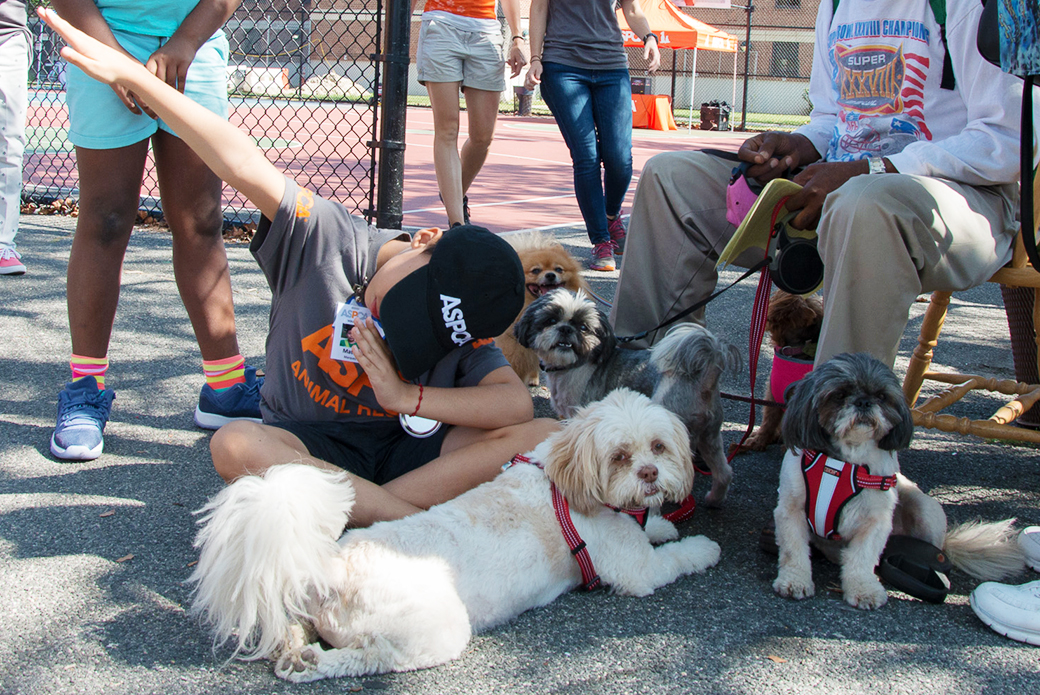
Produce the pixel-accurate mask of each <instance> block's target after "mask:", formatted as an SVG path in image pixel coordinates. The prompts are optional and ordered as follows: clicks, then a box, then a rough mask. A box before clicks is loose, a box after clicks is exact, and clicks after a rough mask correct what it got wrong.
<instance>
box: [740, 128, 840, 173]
mask: <svg viewBox="0 0 1040 695" xmlns="http://www.w3.org/2000/svg"><path fill="white" fill-rule="evenodd" d="M737 156H738V157H740V160H741V161H743V162H750V163H751V166H750V167H748V171H747V176H748V178H752V179H755V180H757V181H759V182H760V183H763V184H765V183H768V182H769V181H772V180H773V179H775V178H777V177H779V176H782V175H783V174H784V173H785V172H787V171H791V170H794V169H797V168H799V167H803V166H806V165H808V164H812V163H813V162H816V161H819V159H820V153H819V152H817V151H816V148H815V147H814V146H813V144H812V142H811V141H810V140H809V138H807V137H805V136H804V135H798V134H795V133H781V132H776V131H769V132H766V133H759V134H758V135H756V136H755V137H753V138H751V139H749V140H746V141H744V144H743V145H741V146H740V150H738V151H737Z"/></svg>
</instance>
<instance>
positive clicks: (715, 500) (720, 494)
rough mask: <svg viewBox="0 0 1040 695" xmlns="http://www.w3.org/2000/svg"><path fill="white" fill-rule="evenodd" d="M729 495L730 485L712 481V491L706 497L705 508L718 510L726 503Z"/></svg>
mask: <svg viewBox="0 0 1040 695" xmlns="http://www.w3.org/2000/svg"><path fill="white" fill-rule="evenodd" d="M728 493H729V485H728V484H726V483H719V482H717V481H715V480H713V481H712V484H711V490H710V491H709V492H708V494H707V495H705V496H704V506H705V507H709V508H711V509H717V508H718V507H721V506H722V503H723V502H725V501H726V495H727V494H728Z"/></svg>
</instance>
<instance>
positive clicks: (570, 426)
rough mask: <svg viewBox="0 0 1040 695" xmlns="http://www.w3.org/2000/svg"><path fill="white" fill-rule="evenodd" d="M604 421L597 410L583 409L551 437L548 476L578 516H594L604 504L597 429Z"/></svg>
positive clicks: (547, 467)
mask: <svg viewBox="0 0 1040 695" xmlns="http://www.w3.org/2000/svg"><path fill="white" fill-rule="evenodd" d="M601 419H602V418H600V416H599V415H598V414H596V413H595V408H582V409H581V410H579V411H578V413H577V415H575V417H574V418H573V419H571V420H567V421H565V422H564V424H563V429H562V430H560V431H559V432H556V433H554V434H553V435H552V436H551V437H550V443H551V447H550V450H549V456H548V457H547V460H546V461H544V463H545V475H546V476H547V477H548V478H549V480H551V481H552V482H553V483H555V484H556V487H557V488H559V490H560V492H561V493H563V496H564V497H566V498H567V503H568V504H569V505H570V506H571V508H572V509H574V510H575V511H576V512H578V513H579V514H585V515H586V516H591V515H593V514H595V513H596V511H597V509H598V508H599V507H600V506H602V504H603V489H602V483H601V481H600V477H599V468H600V462H599V460H598V458H599V449H598V447H597V446H596V426H597V425H598V424H599V423H600V421H601Z"/></svg>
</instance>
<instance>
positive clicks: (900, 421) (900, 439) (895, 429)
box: [878, 390, 914, 451]
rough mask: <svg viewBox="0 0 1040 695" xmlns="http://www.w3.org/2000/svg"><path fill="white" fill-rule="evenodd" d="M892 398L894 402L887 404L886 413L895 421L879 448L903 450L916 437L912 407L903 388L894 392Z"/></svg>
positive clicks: (879, 443)
mask: <svg viewBox="0 0 1040 695" xmlns="http://www.w3.org/2000/svg"><path fill="white" fill-rule="evenodd" d="M891 400H894V403H890V404H889V403H886V404H885V414H886V416H888V417H889V418H891V419H892V420H894V422H893V424H892V429H890V430H889V431H888V434H886V435H885V436H884V437H882V438H881V441H880V442H878V448H879V449H884V450H885V451H902V450H903V449H906V448H907V447H909V446H910V442H911V440H913V438H914V418H913V416H912V415H911V414H910V407H909V406H908V405H907V404H906V399H905V397H904V396H903V392H902V390H900V391H899V392H898V393H897V394H892V396H891ZM893 411H894V412H893Z"/></svg>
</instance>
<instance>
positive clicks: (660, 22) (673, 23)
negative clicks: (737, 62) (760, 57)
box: [617, 0, 737, 53]
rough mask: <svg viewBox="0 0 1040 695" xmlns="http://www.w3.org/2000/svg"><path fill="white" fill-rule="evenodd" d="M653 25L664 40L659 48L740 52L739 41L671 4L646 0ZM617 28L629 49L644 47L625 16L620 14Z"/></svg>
mask: <svg viewBox="0 0 1040 695" xmlns="http://www.w3.org/2000/svg"><path fill="white" fill-rule="evenodd" d="M641 4H642V7H643V14H645V15H646V19H647V21H648V22H650V31H652V32H654V33H655V34H657V36H658V38H659V39H660V40H661V43H660V48H692V49H694V50H697V49H702V50H706V51H725V52H726V53H736V52H737V37H735V36H732V35H730V34H727V33H726V32H724V31H722V30H721V29H716V28H715V27H713V26H711V25H710V24H705V23H704V22H702V21H700V20H699V19H694V18H693V17H690V16H688V15H685V14H683V13H682V12H680V11H679V8H677V7H676V6H675V5H673V4H672V2H671V0H647V2H645V3H641ZM617 16H618V26H620V27H621V36H622V37H623V38H624V39H625V45H626V46H642V45H643V42H642V41H640V40H639V37H638V36H636V35H635V32H633V31H632V30H631V29H630V28H629V27H628V22H626V21H625V15H624V13H623V12H622V11H621V10H620V9H619V10H618V11H617Z"/></svg>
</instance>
